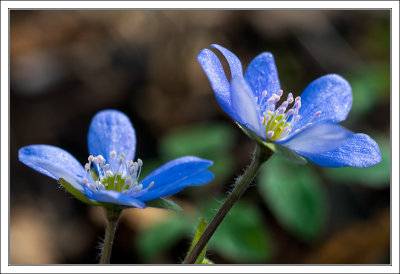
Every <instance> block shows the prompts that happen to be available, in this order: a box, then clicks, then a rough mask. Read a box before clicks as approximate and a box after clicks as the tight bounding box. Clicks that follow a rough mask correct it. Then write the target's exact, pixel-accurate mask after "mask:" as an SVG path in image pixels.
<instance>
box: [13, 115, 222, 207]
mask: <svg viewBox="0 0 400 274" xmlns="http://www.w3.org/2000/svg"><path fill="white" fill-rule="evenodd" d="M88 146H89V153H90V154H91V155H90V156H89V157H88V163H86V164H85V166H82V165H81V164H80V163H79V161H78V160H77V159H75V158H74V157H73V156H72V155H71V154H69V153H68V152H67V151H65V150H63V149H61V148H58V147H54V146H49V145H31V146H26V147H23V148H21V149H20V150H19V160H20V161H21V162H23V163H24V164H26V165H27V166H29V167H31V168H33V169H34V170H36V171H38V172H40V173H42V174H45V175H47V176H49V177H51V178H54V179H56V180H59V181H60V182H61V183H62V184H63V185H64V186H69V187H68V188H67V190H69V191H70V192H71V193H72V194H74V196H76V197H77V198H79V199H81V200H82V201H84V202H87V203H89V204H94V205H102V206H117V207H137V208H145V207H146V204H145V202H147V201H151V200H155V199H157V198H160V197H164V196H169V195H173V194H175V193H177V192H179V191H181V190H183V189H184V188H186V187H188V186H193V185H203V184H205V183H207V182H209V181H210V180H212V179H213V177H214V175H213V174H212V173H211V172H210V171H208V170H205V169H207V168H208V167H210V166H211V165H212V162H211V161H209V160H204V159H200V158H197V157H194V156H186V157H182V158H178V159H175V160H173V161H170V162H168V163H166V164H164V165H163V166H161V167H159V168H158V169H156V170H154V171H153V172H152V173H150V174H149V175H147V176H146V177H145V178H144V179H143V180H141V181H140V183H139V175H140V172H141V169H142V166H143V162H142V160H140V159H138V160H137V161H136V162H134V161H133V160H134V156H135V150H136V136H135V130H134V128H133V126H132V124H131V122H130V121H129V118H128V117H127V116H126V115H125V114H123V113H121V112H119V111H116V110H104V111H101V112H99V113H97V114H96V115H95V116H94V118H93V120H92V122H91V124H90V128H89V134H88ZM93 155H94V156H93ZM66 182H67V183H68V184H65V183H66Z"/></svg>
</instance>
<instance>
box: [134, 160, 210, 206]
mask: <svg viewBox="0 0 400 274" xmlns="http://www.w3.org/2000/svg"><path fill="white" fill-rule="evenodd" d="M211 165H212V161H209V160H204V159H201V158H198V157H194V156H186V157H181V158H178V159H175V160H172V161H170V162H168V163H166V164H164V165H162V166H161V167H159V168H157V169H156V170H154V171H153V172H152V173H150V174H149V175H147V176H146V178H144V179H143V180H142V181H141V182H140V183H141V184H142V185H143V188H147V187H148V186H149V184H150V183H151V182H154V185H153V187H151V188H150V191H149V192H153V191H158V190H159V189H162V188H164V187H168V185H170V184H174V183H175V182H179V181H182V180H185V179H186V178H189V177H191V176H192V175H194V174H196V173H198V172H199V171H202V170H205V169H206V168H208V167H210V166H211ZM204 183H206V182H204ZM141 200H142V199H141Z"/></svg>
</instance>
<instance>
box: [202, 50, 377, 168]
mask: <svg viewBox="0 0 400 274" xmlns="http://www.w3.org/2000/svg"><path fill="white" fill-rule="evenodd" d="M211 46H212V47H213V48H215V49H217V50H219V51H220V52H221V53H222V55H223V56H224V57H225V58H226V60H227V62H228V64H229V68H230V71H231V81H230V82H229V81H228V80H227V77H226V75H225V72H224V70H223V68H222V65H221V62H220V61H219V59H218V57H217V56H216V55H215V54H214V53H213V52H212V51H211V50H209V49H203V50H202V51H201V52H200V53H199V55H198V61H199V63H200V65H201V67H202V68H203V70H204V71H205V73H206V75H207V77H208V80H209V81H210V83H211V87H212V89H213V90H214V93H215V96H216V98H217V101H218V103H219V104H220V106H221V107H222V109H223V110H224V111H225V112H226V113H227V114H228V115H229V116H231V118H232V119H233V120H235V121H236V122H237V123H238V125H239V126H240V127H241V128H242V129H243V130H244V131H245V132H246V133H247V134H248V135H249V136H250V137H251V138H252V139H253V140H254V141H256V142H257V143H258V144H260V145H261V146H264V147H269V148H270V149H272V150H274V151H276V152H281V153H283V154H284V155H286V156H289V157H290V158H292V160H295V161H296V162H299V163H305V162H306V160H305V159H304V158H303V157H305V158H307V159H309V160H310V161H311V162H314V163H315V164H318V165H320V166H324V167H343V166H353V167H368V166H371V165H374V164H377V163H379V162H380V161H381V154H380V150H379V147H378V145H377V143H376V142H375V141H374V140H373V139H372V138H370V137H369V136H368V135H365V134H362V133H353V132H351V131H350V130H347V129H346V128H344V127H342V126H340V125H338V123H339V122H341V121H343V120H345V119H346V117H347V114H348V113H349V111H350V109H351V105H352V100H353V98H352V92H351V87H350V85H349V83H348V82H347V81H346V80H345V79H344V78H343V77H341V76H339V75H336V74H328V75H325V76H322V77H320V78H318V79H316V80H314V81H313V82H311V83H310V84H309V85H308V86H307V87H306V89H305V90H304V91H303V93H302V94H301V96H298V97H296V98H294V97H293V95H292V93H289V94H288V95H287V97H286V100H283V99H282V97H283V91H282V90H281V86H280V82H279V78H278V72H277V69H276V66H275V62H274V57H273V55H272V54H271V53H269V52H264V53H261V54H260V55H258V56H257V57H256V58H254V59H253V60H252V61H251V63H250V64H249V66H248V68H247V70H246V72H245V73H244V75H243V69H242V64H241V62H240V60H239V59H238V58H237V57H236V56H235V55H234V54H233V53H232V52H230V51H229V50H227V49H225V48H223V47H221V46H219V45H215V44H214V45H211ZM281 99H282V100H281ZM279 101H281V103H278V102H279Z"/></svg>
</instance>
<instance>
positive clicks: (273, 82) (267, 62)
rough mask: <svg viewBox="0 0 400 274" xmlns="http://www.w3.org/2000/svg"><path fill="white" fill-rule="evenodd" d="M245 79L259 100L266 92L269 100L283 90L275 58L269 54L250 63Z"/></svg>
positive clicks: (263, 54) (259, 56)
mask: <svg viewBox="0 0 400 274" xmlns="http://www.w3.org/2000/svg"><path fill="white" fill-rule="evenodd" d="M244 78H245V79H246V81H247V83H249V85H250V87H251V89H252V91H253V93H254V95H255V96H256V97H257V98H258V100H261V97H262V93H263V91H264V90H266V91H267V98H269V97H271V95H272V94H275V93H277V92H278V91H279V90H280V89H281V84H280V83H279V77H278V70H277V69H276V65H275V61H274V56H273V55H272V54H271V53H269V52H263V53H261V54H260V55H258V56H257V57H256V58H254V59H253V61H251V62H250V64H249V66H248V67H247V70H246V72H245V74H244Z"/></svg>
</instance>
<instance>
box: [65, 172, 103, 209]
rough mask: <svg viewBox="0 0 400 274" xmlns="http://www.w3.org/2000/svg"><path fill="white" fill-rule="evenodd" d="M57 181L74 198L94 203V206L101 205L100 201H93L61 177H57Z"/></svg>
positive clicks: (90, 203)
mask: <svg viewBox="0 0 400 274" xmlns="http://www.w3.org/2000/svg"><path fill="white" fill-rule="evenodd" d="M59 182H60V183H61V185H62V186H63V187H64V188H65V189H66V190H67V191H68V192H69V193H71V194H72V195H73V196H74V197H75V198H77V199H78V200H80V201H81V202H84V203H86V204H89V205H95V206H101V204H100V203H98V202H95V201H93V200H90V199H89V198H88V197H86V196H85V195H84V194H83V193H81V192H80V191H79V190H77V189H76V188H74V187H73V186H72V185H71V184H70V183H68V182H67V181H65V180H64V179H63V178H60V179H59Z"/></svg>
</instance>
